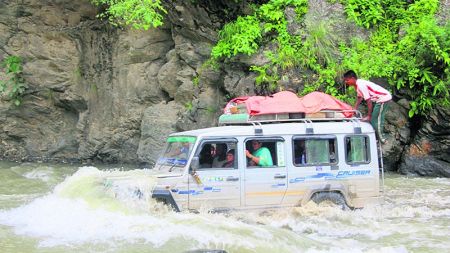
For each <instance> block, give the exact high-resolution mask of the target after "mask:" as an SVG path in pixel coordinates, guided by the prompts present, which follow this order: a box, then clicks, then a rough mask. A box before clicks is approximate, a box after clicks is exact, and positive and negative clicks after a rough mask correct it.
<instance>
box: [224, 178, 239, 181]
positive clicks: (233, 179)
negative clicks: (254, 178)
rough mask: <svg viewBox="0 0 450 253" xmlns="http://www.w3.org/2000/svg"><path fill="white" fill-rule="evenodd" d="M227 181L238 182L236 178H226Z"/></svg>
mask: <svg viewBox="0 0 450 253" xmlns="http://www.w3.org/2000/svg"><path fill="white" fill-rule="evenodd" d="M227 181H239V178H238V177H227Z"/></svg>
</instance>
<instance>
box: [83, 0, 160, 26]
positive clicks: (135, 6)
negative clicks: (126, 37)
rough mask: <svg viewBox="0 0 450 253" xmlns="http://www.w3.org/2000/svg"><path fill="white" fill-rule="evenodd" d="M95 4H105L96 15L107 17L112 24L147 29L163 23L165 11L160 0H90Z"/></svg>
mask: <svg viewBox="0 0 450 253" xmlns="http://www.w3.org/2000/svg"><path fill="white" fill-rule="evenodd" d="M91 2H92V3H93V4H95V5H103V6H106V9H105V12H103V13H100V14H99V15H98V17H100V18H107V19H108V20H109V22H110V23H112V24H114V25H124V26H131V27H132V28H135V29H144V30H148V29H149V28H150V27H158V26H161V25H162V24H163V22H162V21H163V19H164V17H163V14H166V13H167V11H166V10H165V9H164V7H163V6H162V4H161V0H91Z"/></svg>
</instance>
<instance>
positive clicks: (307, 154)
mask: <svg viewBox="0 0 450 253" xmlns="http://www.w3.org/2000/svg"><path fill="white" fill-rule="evenodd" d="M336 143H337V142H336V139H335V138H331V137H330V138H307V137H305V138H294V140H293V146H294V147H293V148H294V152H293V154H294V157H293V160H294V165H295V166H308V165H327V164H336V163H337V152H336V150H337V149H336Z"/></svg>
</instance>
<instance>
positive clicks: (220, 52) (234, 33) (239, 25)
mask: <svg viewBox="0 0 450 253" xmlns="http://www.w3.org/2000/svg"><path fill="white" fill-rule="evenodd" d="M261 36H262V29H261V26H260V24H259V22H258V19H257V18H256V17H255V16H246V17H238V19H237V20H236V21H235V22H233V23H229V24H226V25H225V26H224V27H223V29H222V30H221V31H220V32H219V37H220V40H219V42H218V43H217V45H216V46H215V47H214V48H213V49H212V52H211V55H212V57H213V58H216V59H217V58H221V57H228V58H229V57H231V56H235V55H237V54H248V55H250V54H253V53H255V52H256V51H257V50H258V47H259V45H258V43H259V41H258V40H260V39H261Z"/></svg>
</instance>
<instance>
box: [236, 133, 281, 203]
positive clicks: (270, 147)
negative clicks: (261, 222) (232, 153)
mask: <svg viewBox="0 0 450 253" xmlns="http://www.w3.org/2000/svg"><path fill="white" fill-rule="evenodd" d="M258 143H259V144H258ZM244 148H245V149H246V150H244V151H243V153H244V154H245V152H246V151H248V152H249V153H250V154H249V155H246V159H247V161H246V165H245V172H244V174H245V184H244V187H245V205H247V206H264V205H279V204H280V203H281V201H282V199H283V196H284V194H285V192H286V187H287V171H286V164H285V142H284V139H282V138H279V137H277V138H272V139H267V138H264V139H263V138H248V139H246V140H245V144H244ZM269 155H270V157H271V159H272V161H271V162H270V161H269V162H268V161H267V160H266V161H261V160H260V159H261V158H262V157H267V156H269ZM255 157H257V158H255ZM264 159H267V158H264ZM256 162H258V164H256Z"/></svg>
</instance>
